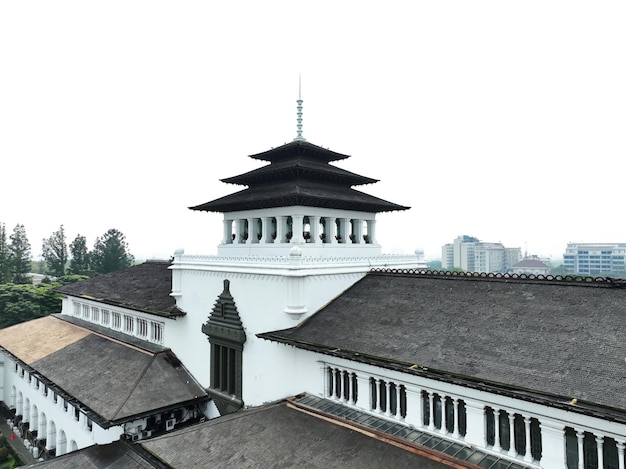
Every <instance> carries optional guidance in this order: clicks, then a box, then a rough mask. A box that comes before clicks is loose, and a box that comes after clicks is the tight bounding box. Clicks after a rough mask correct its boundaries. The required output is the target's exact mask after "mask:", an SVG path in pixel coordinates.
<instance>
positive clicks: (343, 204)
mask: <svg viewBox="0 0 626 469" xmlns="http://www.w3.org/2000/svg"><path fill="white" fill-rule="evenodd" d="M291 205H303V206H308V207H322V208H336V209H346V210H358V211H363V212H386V211H392V210H407V209H409V208H410V207H405V206H402V205H398V204H394V203H392V202H387V201H386V200H383V199H379V198H378V197H374V196H372V195H369V194H365V193H364V192H360V191H357V190H355V189H352V188H350V187H344V186H341V185H337V184H329V183H325V182H319V181H316V182H312V181H310V180H307V179H294V180H289V181H283V182H280V183H272V184H261V185H257V186H253V187H250V188H248V189H244V190H242V191H239V192H235V193H234V194H230V195H227V196H224V197H221V198H219V199H216V200H213V201H211V202H207V203H205V204H201V205H197V206H195V207H191V209H192V210H204V211H210V212H235V211H239V210H255V209H261V208H272V207H288V206H291Z"/></svg>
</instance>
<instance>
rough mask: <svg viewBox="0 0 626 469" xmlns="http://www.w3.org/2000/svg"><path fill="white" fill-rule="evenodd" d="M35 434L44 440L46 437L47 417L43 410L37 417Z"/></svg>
mask: <svg viewBox="0 0 626 469" xmlns="http://www.w3.org/2000/svg"><path fill="white" fill-rule="evenodd" d="M37 436H38V438H39V439H40V440H44V441H46V438H47V437H48V419H47V418H46V414H45V412H42V413H41V417H40V418H39V430H38V431H37Z"/></svg>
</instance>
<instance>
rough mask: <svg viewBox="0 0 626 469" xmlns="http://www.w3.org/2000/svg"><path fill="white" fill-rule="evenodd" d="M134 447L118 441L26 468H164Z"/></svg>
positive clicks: (84, 449)
mask: <svg viewBox="0 0 626 469" xmlns="http://www.w3.org/2000/svg"><path fill="white" fill-rule="evenodd" d="M134 447H135V446H134V445H131V444H129V443H126V442H125V441H123V440H118V441H115V442H113V443H109V444H108V445H93V446H89V447H87V448H83V449H81V450H78V451H73V452H71V453H68V454H64V455H62V456H59V457H56V458H52V459H47V460H45V461H41V462H37V463H35V464H31V465H29V466H25V467H29V468H30V467H32V468H37V467H44V468H46V469H57V468H58V469H67V468H68V467H76V468H80V469H152V468H162V467H165V466H163V465H155V464H154V463H153V461H152V460H151V459H153V458H149V457H146V456H147V455H140V454H138V452H136V451H135V450H134Z"/></svg>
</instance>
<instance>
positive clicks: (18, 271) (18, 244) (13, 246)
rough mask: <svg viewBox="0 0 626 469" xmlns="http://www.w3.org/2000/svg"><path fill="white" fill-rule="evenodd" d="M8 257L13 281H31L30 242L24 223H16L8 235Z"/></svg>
mask: <svg viewBox="0 0 626 469" xmlns="http://www.w3.org/2000/svg"><path fill="white" fill-rule="evenodd" d="M10 239H11V242H10V243H9V257H10V259H11V276H12V281H13V283H31V279H30V277H29V276H28V272H30V242H28V237H27V236H26V229H25V228H24V225H22V224H20V223H18V224H17V225H15V228H14V229H13V234H11V236H10Z"/></svg>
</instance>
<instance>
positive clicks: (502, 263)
mask: <svg viewBox="0 0 626 469" xmlns="http://www.w3.org/2000/svg"><path fill="white" fill-rule="evenodd" d="M521 259H522V250H521V248H506V247H504V246H503V245H502V243H487V242H482V241H479V240H478V238H474V237H473V236H466V235H464V236H459V237H457V238H456V239H455V240H454V242H453V243H448V244H445V245H444V246H443V247H442V248H441V268H442V269H444V270H450V269H462V270H465V271H468V272H508V271H509V270H510V268H511V266H513V265H514V264H516V263H517V262H519V261H520V260H521Z"/></svg>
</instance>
